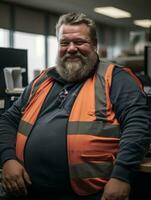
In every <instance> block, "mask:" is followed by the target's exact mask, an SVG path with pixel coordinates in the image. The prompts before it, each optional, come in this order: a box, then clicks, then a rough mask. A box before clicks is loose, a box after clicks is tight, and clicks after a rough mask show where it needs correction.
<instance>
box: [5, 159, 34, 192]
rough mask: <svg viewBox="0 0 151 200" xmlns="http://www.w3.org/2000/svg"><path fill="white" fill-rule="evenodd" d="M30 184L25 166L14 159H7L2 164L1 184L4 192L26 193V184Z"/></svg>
mask: <svg viewBox="0 0 151 200" xmlns="http://www.w3.org/2000/svg"><path fill="white" fill-rule="evenodd" d="M28 184H31V181H30V178H29V176H28V174H27V172H26V170H25V168H24V167H23V166H22V165H21V164H20V163H19V162H18V161H16V160H8V161H6V162H5V163H4V165H3V170H2V186H3V188H4V190H5V192H6V193H8V194H10V195H14V196H24V195H26V194H27V189H26V186H27V185H28Z"/></svg>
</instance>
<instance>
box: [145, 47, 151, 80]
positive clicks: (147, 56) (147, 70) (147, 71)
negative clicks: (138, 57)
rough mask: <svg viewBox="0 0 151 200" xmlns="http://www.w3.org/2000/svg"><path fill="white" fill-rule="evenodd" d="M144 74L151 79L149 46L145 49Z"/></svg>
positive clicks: (150, 49) (150, 51) (150, 50)
mask: <svg viewBox="0 0 151 200" xmlns="http://www.w3.org/2000/svg"><path fill="white" fill-rule="evenodd" d="M145 74H147V75H148V76H149V77H150V78H151V46H146V47H145Z"/></svg>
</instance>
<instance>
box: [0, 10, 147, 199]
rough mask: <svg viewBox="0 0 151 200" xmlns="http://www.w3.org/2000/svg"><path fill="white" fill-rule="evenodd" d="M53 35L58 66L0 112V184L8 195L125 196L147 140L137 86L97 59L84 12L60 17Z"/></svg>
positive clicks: (91, 25) (143, 101)
mask: <svg viewBox="0 0 151 200" xmlns="http://www.w3.org/2000/svg"><path fill="white" fill-rule="evenodd" d="M56 34H57V38H58V44H59V50H58V58H57V65H56V67H54V68H50V69H47V70H45V71H43V72H42V73H41V74H40V75H39V76H38V77H37V78H36V79H35V80H34V81H33V82H32V83H31V84H30V85H29V86H27V88H26V89H25V91H24V92H23V94H22V96H21V97H20V98H19V99H18V100H17V101H16V102H15V103H14V105H13V106H12V107H11V108H10V109H9V110H8V111H6V112H5V113H4V114H3V115H2V116H1V120H0V153H1V163H2V165H3V172H2V185H3V188H4V190H5V191H6V193H7V194H9V195H10V196H11V197H10V198H12V197H13V196H17V197H18V198H19V197H20V198H21V197H23V198H25V199H32V200H33V199H36V200H37V199H53V200H55V199H56V200H83V199H85V200H125V199H127V198H128V196H129V192H130V180H131V177H132V175H133V173H134V172H135V171H136V170H137V169H138V167H139V164H140V163H141V161H142V159H143V157H144V155H145V152H146V150H147V148H148V146H149V140H150V127H149V125H150V122H149V120H150V119H149V111H148V106H147V105H146V97H145V95H144V93H143V91H142V87H141V84H140V82H139V80H138V79H137V78H136V77H135V76H134V75H133V74H132V73H131V72H129V70H127V69H122V68H120V67H118V66H114V65H113V64H106V63H102V62H101V61H100V60H99V58H98V55H97V38H96V29H95V25H94V22H93V21H92V20H91V19H89V18H87V17H86V16H85V15H84V14H75V13H69V14H66V15H63V16H61V17H60V19H59V21H58V24H57V26H56Z"/></svg>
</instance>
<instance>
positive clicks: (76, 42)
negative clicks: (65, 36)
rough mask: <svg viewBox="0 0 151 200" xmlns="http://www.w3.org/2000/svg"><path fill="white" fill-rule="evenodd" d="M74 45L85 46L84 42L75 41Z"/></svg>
mask: <svg viewBox="0 0 151 200" xmlns="http://www.w3.org/2000/svg"><path fill="white" fill-rule="evenodd" d="M74 43H75V45H78V46H80V45H83V44H85V43H86V41H83V40H77V41H75V42H74Z"/></svg>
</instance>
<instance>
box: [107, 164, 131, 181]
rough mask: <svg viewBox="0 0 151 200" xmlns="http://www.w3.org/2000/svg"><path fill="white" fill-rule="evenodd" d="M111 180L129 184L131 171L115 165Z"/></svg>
mask: <svg viewBox="0 0 151 200" xmlns="http://www.w3.org/2000/svg"><path fill="white" fill-rule="evenodd" d="M111 178H117V179H120V180H122V181H125V182H127V183H130V180H131V171H130V170H129V169H127V168H125V167H123V166H120V165H115V166H114V168H113V171H112V174H111Z"/></svg>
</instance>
